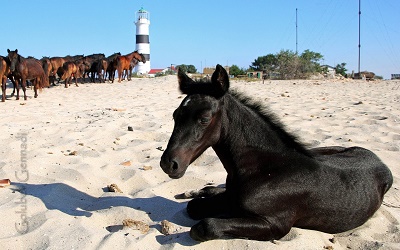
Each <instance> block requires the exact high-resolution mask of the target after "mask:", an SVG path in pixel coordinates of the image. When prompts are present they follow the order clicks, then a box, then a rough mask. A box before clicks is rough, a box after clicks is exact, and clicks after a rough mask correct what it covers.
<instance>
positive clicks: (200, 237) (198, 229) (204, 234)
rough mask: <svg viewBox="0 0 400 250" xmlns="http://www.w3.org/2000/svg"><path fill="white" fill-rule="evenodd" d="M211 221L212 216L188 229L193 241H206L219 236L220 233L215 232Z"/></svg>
mask: <svg viewBox="0 0 400 250" xmlns="http://www.w3.org/2000/svg"><path fill="white" fill-rule="evenodd" d="M213 222H214V221H213V219H212V218H207V219H204V220H202V221H200V222H199V223H197V224H196V225H194V226H193V227H192V228H191V229H190V237H191V238H192V239H194V240H195V241H207V240H215V239H219V238H221V237H222V235H218V234H217V233H216V232H217V231H216V227H215V226H216V225H215V223H213Z"/></svg>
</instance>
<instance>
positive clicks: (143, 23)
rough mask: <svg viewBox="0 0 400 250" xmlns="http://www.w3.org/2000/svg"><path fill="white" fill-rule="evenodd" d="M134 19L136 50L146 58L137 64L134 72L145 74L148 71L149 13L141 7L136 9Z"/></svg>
mask: <svg viewBox="0 0 400 250" xmlns="http://www.w3.org/2000/svg"><path fill="white" fill-rule="evenodd" d="M135 20H136V21H135V24H136V50H137V51H138V52H139V53H141V54H143V55H144V57H145V58H146V63H142V62H139V63H138V64H137V66H136V72H138V73H139V74H147V73H148V72H149V71H150V40H149V26H150V13H149V12H148V11H146V10H144V9H143V7H142V8H141V9H140V10H138V11H136V15H135Z"/></svg>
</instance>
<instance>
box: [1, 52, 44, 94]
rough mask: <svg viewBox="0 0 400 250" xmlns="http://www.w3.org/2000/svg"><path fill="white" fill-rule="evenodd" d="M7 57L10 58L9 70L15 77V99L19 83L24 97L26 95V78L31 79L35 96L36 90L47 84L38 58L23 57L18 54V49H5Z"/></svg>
mask: <svg viewBox="0 0 400 250" xmlns="http://www.w3.org/2000/svg"><path fill="white" fill-rule="evenodd" d="M7 52H8V59H9V60H10V63H11V64H10V70H11V73H12V74H13V75H14V77H15V82H16V89H17V98H16V99H17V100H19V84H21V86H22V90H23V91H24V99H25V100H27V96H26V80H32V83H33V85H34V90H35V96H34V97H35V98H36V97H37V96H38V94H37V90H38V89H42V88H44V87H48V86H49V79H48V77H46V74H45V73H44V70H43V68H42V65H41V63H40V61H39V60H37V59H34V58H29V59H27V58H24V57H22V56H21V55H19V54H18V50H15V51H10V50H9V49H7Z"/></svg>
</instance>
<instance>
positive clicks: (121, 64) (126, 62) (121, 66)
mask: <svg viewBox="0 0 400 250" xmlns="http://www.w3.org/2000/svg"><path fill="white" fill-rule="evenodd" d="M133 59H136V60H137V61H139V62H142V63H146V58H145V57H144V56H143V54H139V53H138V52H137V51H133V52H132V53H130V54H127V55H124V56H118V57H117V70H118V82H121V79H122V76H123V73H124V71H125V70H127V71H129V68H130V67H131V61H132V60H133Z"/></svg>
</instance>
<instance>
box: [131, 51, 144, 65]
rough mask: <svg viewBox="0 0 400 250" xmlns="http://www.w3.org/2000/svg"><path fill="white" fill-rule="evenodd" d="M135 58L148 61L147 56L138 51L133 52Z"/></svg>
mask: <svg viewBox="0 0 400 250" xmlns="http://www.w3.org/2000/svg"><path fill="white" fill-rule="evenodd" d="M133 58H134V59H136V60H138V61H139V62H142V63H146V57H145V56H144V55H143V54H142V53H139V52H137V51H135V52H134V53H133Z"/></svg>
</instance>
